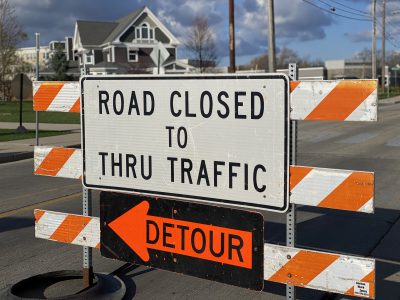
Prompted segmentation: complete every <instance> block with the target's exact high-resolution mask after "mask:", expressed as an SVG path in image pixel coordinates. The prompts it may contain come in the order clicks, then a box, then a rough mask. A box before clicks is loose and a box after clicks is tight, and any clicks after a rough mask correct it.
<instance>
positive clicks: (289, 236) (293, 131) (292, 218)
mask: <svg viewBox="0 0 400 300" xmlns="http://www.w3.org/2000/svg"><path fill="white" fill-rule="evenodd" d="M297 76H298V75H297V65H296V64H289V78H290V80H297ZM296 160H297V121H290V165H296ZM289 199H290V195H289ZM289 202H290V201H289ZM286 245H287V246H290V247H295V245H296V204H289V210H288V212H287V214H286ZM286 299H288V300H295V299H296V290H295V287H294V286H293V285H286Z"/></svg>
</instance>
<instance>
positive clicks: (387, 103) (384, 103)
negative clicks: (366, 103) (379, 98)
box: [378, 100, 400, 106]
mask: <svg viewBox="0 0 400 300" xmlns="http://www.w3.org/2000/svg"><path fill="white" fill-rule="evenodd" d="M398 103H400V100H397V101H393V102H389V101H388V102H383V103H379V102H378V106H388V105H393V104H398Z"/></svg>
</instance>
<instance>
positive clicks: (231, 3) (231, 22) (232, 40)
mask: <svg viewBox="0 0 400 300" xmlns="http://www.w3.org/2000/svg"><path fill="white" fill-rule="evenodd" d="M229 58H230V64H229V70H228V71H229V73H235V72H236V57H235V4H234V0H229Z"/></svg>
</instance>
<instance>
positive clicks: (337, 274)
mask: <svg viewBox="0 0 400 300" xmlns="http://www.w3.org/2000/svg"><path fill="white" fill-rule="evenodd" d="M374 269H375V262H374V260H373V259H362V258H358V257H351V256H340V257H339V258H338V259H337V260H335V261H334V262H333V263H332V264H331V265H330V266H329V267H327V268H326V269H325V270H324V271H323V272H321V273H320V274H319V275H318V276H317V277H315V278H314V279H313V280H311V281H310V282H309V283H308V284H307V285H306V287H308V288H312V289H317V290H329V291H332V292H337V293H341V294H343V293H346V292H347V291H348V290H349V289H351V288H352V287H353V286H354V284H355V282H356V281H361V279H363V278H364V277H365V276H367V275H368V274H369V273H370V272H372V271H373V270H374Z"/></svg>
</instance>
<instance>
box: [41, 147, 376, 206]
mask: <svg viewBox="0 0 400 300" xmlns="http://www.w3.org/2000/svg"><path fill="white" fill-rule="evenodd" d="M34 157H35V170H34V173H35V174H36V175H44V176H52V177H64V178H73V179H79V178H81V176H82V168H81V165H82V151H81V149H73V148H56V147H54V148H52V147H36V148H35V154H34ZM289 180H290V191H291V196H290V202H291V203H295V204H301V205H308V206H317V207H324V208H332V209H339V210H347V211H355V212H364V213H373V212H374V205H373V201H374V173H371V172H357V171H347V170H337V169H325V168H312V167H303V166H291V167H290V179H289Z"/></svg>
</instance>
